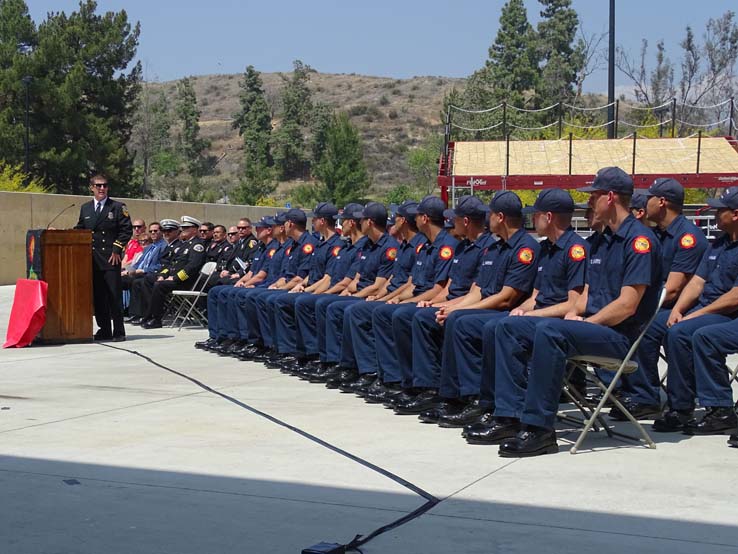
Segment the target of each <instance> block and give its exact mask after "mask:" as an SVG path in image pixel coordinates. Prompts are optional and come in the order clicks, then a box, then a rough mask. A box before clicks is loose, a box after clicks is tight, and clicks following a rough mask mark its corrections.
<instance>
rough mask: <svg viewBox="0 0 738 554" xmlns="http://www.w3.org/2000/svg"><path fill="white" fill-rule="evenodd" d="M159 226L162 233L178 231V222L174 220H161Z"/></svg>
mask: <svg viewBox="0 0 738 554" xmlns="http://www.w3.org/2000/svg"><path fill="white" fill-rule="evenodd" d="M159 225H160V226H161V230H162V231H176V230H177V229H179V221H177V220H176V219H162V220H161V221H160V222H159Z"/></svg>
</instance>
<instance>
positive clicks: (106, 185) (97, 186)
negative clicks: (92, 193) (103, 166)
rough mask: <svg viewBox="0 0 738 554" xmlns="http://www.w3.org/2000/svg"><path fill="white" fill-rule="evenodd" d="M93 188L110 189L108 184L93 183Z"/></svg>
mask: <svg viewBox="0 0 738 554" xmlns="http://www.w3.org/2000/svg"><path fill="white" fill-rule="evenodd" d="M92 186H93V187H95V188H98V189H106V188H108V184H107V183H92Z"/></svg>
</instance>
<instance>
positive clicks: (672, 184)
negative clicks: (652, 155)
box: [644, 177, 684, 206]
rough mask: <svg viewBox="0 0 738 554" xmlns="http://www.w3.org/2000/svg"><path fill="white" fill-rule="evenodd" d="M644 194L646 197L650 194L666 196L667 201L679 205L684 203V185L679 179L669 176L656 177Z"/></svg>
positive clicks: (659, 196) (660, 196)
mask: <svg viewBox="0 0 738 554" xmlns="http://www.w3.org/2000/svg"><path fill="white" fill-rule="evenodd" d="M644 194H645V195H646V197H647V199H648V198H650V197H651V196H656V197H658V198H666V199H667V200H668V201H669V202H673V203H674V204H679V205H680V206H682V205H683V204H684V187H683V186H682V184H681V183H680V182H679V181H677V180H676V179H672V178H671V177H660V178H659V179H656V180H655V181H654V182H653V184H652V185H651V186H650V187H648V190H646V191H645V192H644Z"/></svg>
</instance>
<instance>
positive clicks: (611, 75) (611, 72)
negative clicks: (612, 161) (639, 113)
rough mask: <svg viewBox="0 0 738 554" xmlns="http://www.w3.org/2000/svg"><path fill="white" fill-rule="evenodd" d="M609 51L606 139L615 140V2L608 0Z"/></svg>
mask: <svg viewBox="0 0 738 554" xmlns="http://www.w3.org/2000/svg"><path fill="white" fill-rule="evenodd" d="M609 38H610V50H609V52H608V57H607V103H608V107H607V121H609V122H610V124H609V125H608V126H607V138H609V139H611V138H615V0H610V36H609Z"/></svg>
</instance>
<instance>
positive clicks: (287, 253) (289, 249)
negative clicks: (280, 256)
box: [284, 246, 292, 256]
mask: <svg viewBox="0 0 738 554" xmlns="http://www.w3.org/2000/svg"><path fill="white" fill-rule="evenodd" d="M290 252H292V247H291V246H290V247H289V248H287V250H285V251H284V255H285V256H289V255H290Z"/></svg>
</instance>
